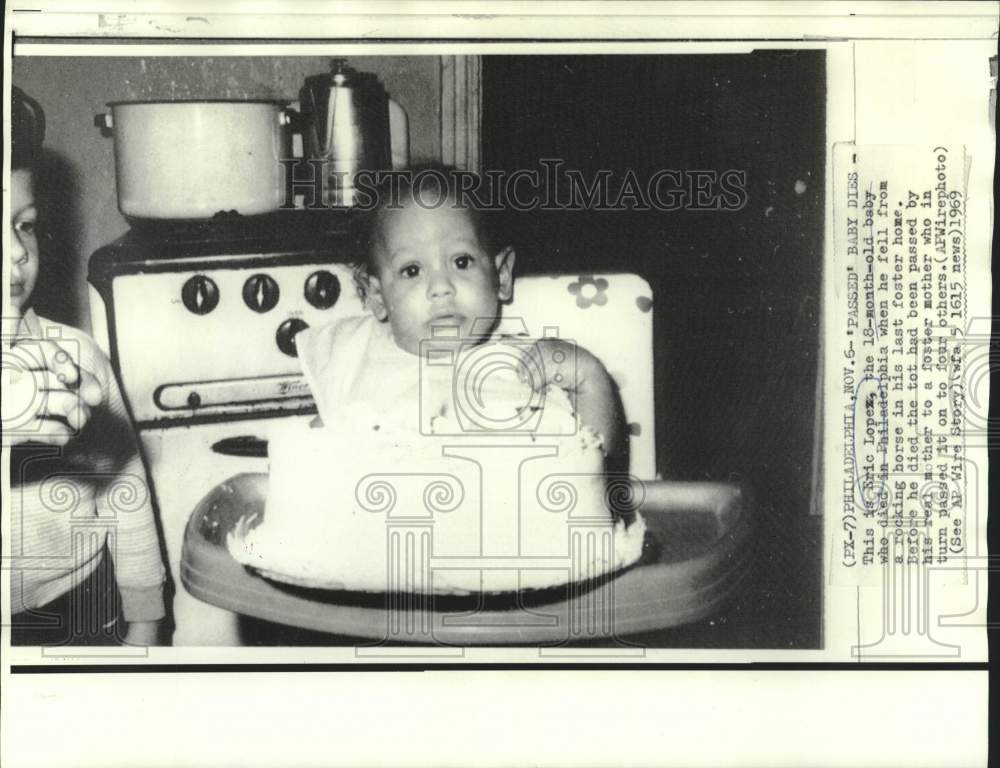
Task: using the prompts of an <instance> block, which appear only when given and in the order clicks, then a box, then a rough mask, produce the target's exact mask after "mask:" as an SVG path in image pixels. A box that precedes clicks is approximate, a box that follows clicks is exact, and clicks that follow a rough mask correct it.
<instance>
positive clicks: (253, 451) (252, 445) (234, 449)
mask: <svg viewBox="0 0 1000 768" xmlns="http://www.w3.org/2000/svg"><path fill="white" fill-rule="evenodd" d="M212 450H213V451H215V452H216V453H221V454H222V455H224V456H250V457H253V458H258V459H266V458H267V440H262V439H261V438H259V437H254V436H253V435H243V436H241V437H227V438H225V439H224V440H220V441H219V442H217V443H214V444H213V445H212Z"/></svg>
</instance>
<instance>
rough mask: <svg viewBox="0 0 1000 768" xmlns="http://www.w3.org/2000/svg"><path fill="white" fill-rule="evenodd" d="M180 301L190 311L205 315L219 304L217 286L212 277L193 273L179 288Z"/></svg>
mask: <svg viewBox="0 0 1000 768" xmlns="http://www.w3.org/2000/svg"><path fill="white" fill-rule="evenodd" d="M181 301H183V302H184V306H185V307H187V308H188V310H189V311H190V312H194V313H195V314H196V315H207V314H208V313H209V312H211V311H212V310H213V309H215V308H216V307H217V306H218V305H219V288H218V286H217V285H216V284H215V282H214V281H213V280H212V278H210V277H205V275H195V276H194V277H192V278H190V279H188V280H187V281H186V282H185V283H184V287H183V288H181Z"/></svg>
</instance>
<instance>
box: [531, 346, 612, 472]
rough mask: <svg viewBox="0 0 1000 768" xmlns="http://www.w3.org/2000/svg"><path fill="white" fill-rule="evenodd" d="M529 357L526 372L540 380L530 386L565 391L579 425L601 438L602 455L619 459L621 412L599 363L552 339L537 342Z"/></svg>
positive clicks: (590, 355)
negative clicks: (602, 442)
mask: <svg viewBox="0 0 1000 768" xmlns="http://www.w3.org/2000/svg"><path fill="white" fill-rule="evenodd" d="M531 356H532V358H533V361H532V364H531V365H530V367H529V370H532V371H539V370H540V371H541V372H542V376H541V379H542V380H541V381H533V382H532V383H533V384H535V385H536V387H537V386H545V385H549V384H553V385H555V386H557V387H559V388H561V389H563V390H565V391H566V393H567V394H568V395H569V397H570V399H571V400H572V402H573V407H574V408H575V409H576V412H577V414H578V416H579V419H580V422H581V423H582V424H586V425H587V426H589V427H590V428H591V429H593V430H594V431H595V432H597V433H598V434H600V435H601V436H602V437H603V438H604V452H605V453H606V454H607V455H608V456H609V457H612V456H621V455H622V454H623V451H624V449H625V446H624V440H625V437H626V430H625V413H624V410H623V408H622V404H621V400H620V399H619V397H618V392H617V390H616V389H615V385H614V382H613V381H612V380H611V376H610V375H609V374H608V372H607V370H606V369H605V367H604V365H603V364H602V363H601V361H600V360H598V359H597V358H596V357H595V356H594V355H593V354H591V353H590V352H588V351H587V350H586V349H584V348H583V347H581V346H579V345H578V344H573V343H572V342H568V341H564V340H563V339H554V338H545V339H539V340H538V341H537V342H536V343H535V345H534V347H533V348H532V351H531ZM533 378H537V377H533Z"/></svg>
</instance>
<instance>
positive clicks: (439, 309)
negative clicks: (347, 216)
mask: <svg viewBox="0 0 1000 768" xmlns="http://www.w3.org/2000/svg"><path fill="white" fill-rule="evenodd" d="M374 257H375V264H376V267H377V274H376V275H375V278H374V279H373V281H372V289H373V290H372V291H371V293H370V301H371V306H372V309H373V311H374V312H375V314H376V316H377V317H379V319H381V320H385V319H388V321H389V324H390V326H391V327H392V334H393V338H394V339H395V341H396V344H397V345H399V346H400V347H401V348H402V349H405V350H406V351H407V352H412V353H413V354H420V343H421V341H423V340H425V339H430V338H431V337H432V329H433V328H434V326H441V327H451V328H455V327H457V328H458V329H459V334H460V338H461V339H466V340H467V339H470V338H474V336H473V333H472V330H473V323H475V321H476V320H477V319H480V318H486V321H485V322H480V323H477V324H476V331H477V334H476V335H477V336H478V335H480V333H479V332H480V331H482V330H484V326H485V330H488V329H489V328H491V327H492V326H493V320H494V319H495V318H496V317H497V315H498V314H499V303H500V301H502V300H503V301H505V300H507V299H509V298H510V296H511V291H512V289H513V267H514V251H513V249H511V248H506V249H504V250H502V251H501V252H500V253H498V254H491V253H487V252H486V250H485V249H484V247H483V245H482V243H481V242H480V240H479V236H478V234H477V233H476V227H475V224H474V222H473V220H472V218H471V217H470V216H469V214H468V212H467V211H463V210H461V209H458V208H455V207H453V206H452V205H450V204H445V205H442V206H441V207H439V208H435V209H429V208H421V207H420V206H419V205H415V204H413V203H411V204H409V205H406V206H405V207H403V208H402V209H399V210H391V211H384V212H383V214H382V221H381V227H380V230H379V235H378V237H377V238H376V246H375V254H374ZM451 333H454V331H451Z"/></svg>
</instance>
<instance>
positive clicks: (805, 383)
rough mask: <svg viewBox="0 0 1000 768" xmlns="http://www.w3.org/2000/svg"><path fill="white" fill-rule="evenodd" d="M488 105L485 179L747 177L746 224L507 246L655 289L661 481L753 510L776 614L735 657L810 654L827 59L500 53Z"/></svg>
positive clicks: (720, 220) (575, 229) (668, 226)
mask: <svg viewBox="0 0 1000 768" xmlns="http://www.w3.org/2000/svg"><path fill="white" fill-rule="evenodd" d="M483 105H484V106H483V132H482V147H483V160H484V169H488V170H500V171H506V172H513V171H515V170H517V169H525V170H538V171H540V175H542V176H543V177H544V172H545V167H544V164H543V161H550V162H549V164H550V165H551V161H557V162H561V163H562V168H561V173H564V172H565V171H566V170H567V169H570V170H575V171H579V172H580V173H581V175H582V177H583V178H585V179H593V178H595V176H596V175H597V174H598V173H599V172H601V171H610V174H611V175H610V178H611V181H610V187H611V188H612V197H614V190H615V187H616V185H617V186H618V187H619V188H620V187H621V186H622V184H623V180H624V179H625V177H626V175H627V174H629V172H631V173H632V174H634V176H635V178H636V179H637V180H638V181H639V185H640V186H643V185H644V184H645V183H646V182H647V181H648V180H649V179H650V178H651V177H652V176H653V175H654V174H655V173H656V172H657V171H659V170H663V169H669V170H674V171H681V172H684V173H685V174H688V175H691V174H694V172H697V171H707V172H714V173H716V174H722V173H723V172H725V171H735V172H738V173H742V174H744V176H743V178H744V192H745V196H744V200H743V201H742V203H743V204H742V206H741V207H739V209H738V210H731V209H729V210H715V209H711V208H710V207H709V209H707V210H706V209H700V210H696V209H695V208H696V207H697V206H693V205H690V204H685V205H684V206H682V207H681V208H680V209H678V210H657V209H655V208H654V209H652V210H646V211H636V210H629V211H623V210H594V208H593V206H591V207H590V209H589V210H588V209H584V210H539V209H537V207H536V209H535V210H527V211H523V212H511V213H510V214H509V218H510V221H509V232H510V237H511V239H512V240H513V241H514V243H515V245H516V246H517V248H518V266H519V268H520V271H521V272H522V274H523V273H525V272H569V273H573V272H579V273H581V274H590V273H594V272H603V271H609V272H614V271H629V272H636V273H638V274H640V275H642V276H643V277H644V278H645V279H646V280H647V281H648V282H649V283H650V285H651V286H652V290H653V297H654V304H655V306H654V324H655V325H654V333H655V346H656V348H655V369H656V382H657V385H656V386H657V391H656V441H657V464H658V468H659V470H660V472H661V473H662V475H663V476H664V477H665V478H672V479H673V478H676V479H711V480H729V479H740V480H743V481H745V482H747V483H748V484H749V485H751V486H752V487H753V488H754V490H755V491H756V493H757V497H758V500H759V505H760V514H761V516H762V518H763V521H764V522H763V525H762V527H761V547H760V554H761V558H762V568H763V569H764V572H763V573H762V575H761V579H762V580H763V581H762V582H761V584H760V590H761V591H762V592H763V591H769V593H770V598H769V601H770V602H769V603H768V606H769V607H764V606H759V607H758V608H756V609H754V615H755V618H754V619H753V624H754V627H755V629H754V631H750V630H747V631H746V632H745V633H743V634H741V635H740V637H741V639H740V640H739V641H736V642H737V643H740V642H746V641H749V640H750V638H751V636H752V638H753V640H754V642H752V643H751V644H754V645H756V644H760V645H784V646H785V647H788V644H791V645H800V646H801V645H805V646H808V645H813V646H815V645H816V644H818V643H819V616H820V611H821V603H822V601H821V591H820V574H821V560H822V558H821V554H820V552H819V548H818V545H817V541H818V538H819V530H820V525H819V518H817V517H814V516H812V515H811V514H810V513H811V510H812V507H813V503H814V500H815V499H814V494H815V493H816V492H817V490H818V485H817V482H816V477H817V470H816V464H815V463H814V462H815V461H816V459H817V456H816V455H815V451H816V447H817V446H818V445H819V442H818V440H817V434H818V426H817V419H816V416H817V406H818V403H817V395H818V390H817V376H818V361H819V349H820V346H819V339H820V329H819V320H820V295H821V277H822V259H823V215H824V184H825V156H826V153H825V141H826V140H825V120H826V86H825V53H824V52H823V51H779V50H772V51H758V52H753V53H749V54H724V55H723V54H719V55H715V54H712V55H682V56H673V55H671V56H667V55H663V56H653V55H642V56H624V55H601V56H597V55H589V56H488V57H484V59H483ZM695 175H697V174H695ZM560 181H565V176H560ZM543 185H544V182H543ZM549 186H550V187H551V186H552V185H551V184H549ZM560 189H563V190H565V186H564V185H563V184H560ZM540 197H541V198H543V199H544V194H543V195H541V196H540ZM688 202H690V201H688ZM729 207H730V208H732V207H736V206H729ZM702 208H704V206H702Z"/></svg>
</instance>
